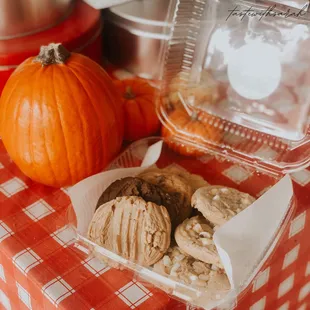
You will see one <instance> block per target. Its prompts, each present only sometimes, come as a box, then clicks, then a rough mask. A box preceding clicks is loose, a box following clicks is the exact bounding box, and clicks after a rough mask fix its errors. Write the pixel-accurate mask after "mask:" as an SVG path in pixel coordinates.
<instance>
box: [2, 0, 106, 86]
mask: <svg viewBox="0 0 310 310" xmlns="http://www.w3.org/2000/svg"><path fill="white" fill-rule="evenodd" d="M101 29H102V24H101V19H100V12H99V11H98V10H95V9H93V8H92V7H90V6H89V5H87V4H86V3H84V2H82V1H80V0H79V1H77V3H76V4H75V7H74V8H73V11H72V13H71V14H70V16H68V18H67V19H66V20H65V21H63V22H62V23H60V24H58V25H57V26H55V27H53V28H50V29H48V30H46V31H42V32H39V33H35V34H33V35H29V36H24V37H19V38H15V39H11V40H3V41H0V91H2V89H3V87H4V85H5V83H6V81H7V79H8V78H9V76H10V75H11V74H12V72H13V71H14V70H15V68H16V67H17V66H18V65H19V64H21V63H22V62H23V61H24V60H25V59H27V58H29V57H31V56H35V55H37V54H38V52H39V50H40V46H42V45H47V44H49V43H52V42H60V43H62V44H63V45H64V46H65V47H66V48H67V49H69V50H70V51H73V52H79V53H82V54H84V55H86V56H88V57H90V58H92V59H93V60H94V61H96V62H98V63H101V55H102V53H101Z"/></svg>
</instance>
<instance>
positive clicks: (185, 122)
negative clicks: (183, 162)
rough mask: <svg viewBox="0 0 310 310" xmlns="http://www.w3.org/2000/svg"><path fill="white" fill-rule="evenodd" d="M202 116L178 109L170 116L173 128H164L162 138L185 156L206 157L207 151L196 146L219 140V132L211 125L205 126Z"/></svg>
mask: <svg viewBox="0 0 310 310" xmlns="http://www.w3.org/2000/svg"><path fill="white" fill-rule="evenodd" d="M189 113H191V114H189ZM200 114H201V113H198V114H197V113H195V112H192V111H186V110H185V109H184V108H181V107H178V108H176V109H175V110H174V111H172V112H171V113H170V114H169V115H168V119H169V122H171V128H169V129H168V128H167V127H164V126H163V127H162V136H163V137H164V138H165V141H166V143H167V144H168V145H169V147H170V148H171V149H173V150H174V151H175V152H177V153H179V154H181V155H185V156H195V157H199V156H202V155H204V154H205V151H204V150H203V149H201V148H198V147H196V146H195V144H200V145H201V144H203V143H204V141H206V140H215V139H216V140H218V138H219V134H218V132H217V131H216V130H214V129H213V128H212V127H211V126H210V125H207V124H204V123H203V121H202V117H201V115H200ZM182 140H184V142H183V141H182ZM186 141H187V143H186ZM191 144H192V145H191Z"/></svg>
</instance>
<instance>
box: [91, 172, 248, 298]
mask: <svg viewBox="0 0 310 310" xmlns="http://www.w3.org/2000/svg"><path fill="white" fill-rule="evenodd" d="M253 202H254V198H253V197H251V196H250V195H248V194H245V193H242V192H239V191H237V190H235V189H232V188H226V187H223V186H210V185H209V184H208V183H207V182H206V181H205V180H204V179H203V178H201V177H200V176H197V175H192V174H190V173H188V172H187V171H185V170H182V169H179V168H176V167H175V166H171V167H167V168H165V169H158V168H156V167H154V168H150V169H148V170H146V171H144V172H143V173H141V174H140V175H138V176H137V177H128V178H124V179H121V180H117V181H115V182H114V183H112V184H111V185H110V186H109V187H108V188H107V189H106V190H105V191H104V192H103V193H102V195H101V197H100V198H99V200H98V204H97V207H96V212H95V215H94V217H93V219H92V221H91V223H90V225H89V230H88V238H89V239H90V240H91V241H93V242H95V243H96V244H98V245H100V246H103V247H104V248H106V249H108V250H111V251H113V252H115V253H116V254H118V255H121V256H122V257H124V258H126V259H128V260H131V261H133V262H136V263H138V264H140V265H142V266H153V267H154V270H155V271H156V272H159V273H161V274H163V275H166V276H169V277H172V278H173V279H175V280H176V281H179V282H182V283H184V284H187V285H191V286H195V287H197V288H199V289H203V290H208V291H210V290H211V291H221V292H223V291H227V290H229V289H230V285H229V281H228V279H227V276H226V274H225V271H224V269H223V265H222V263H221V261H220V257H219V255H218V253H217V250H216V247H215V244H214V242H213V234H214V231H215V229H216V228H217V227H219V226H220V225H222V224H224V223H225V222H226V221H228V220H229V219H230V218H231V217H233V216H234V215H236V214H237V213H239V212H241V211H242V210H243V209H245V208H246V207H248V206H249V205H250V204H252V203H253ZM195 210H196V214H198V215H195V212H194V211H195Z"/></svg>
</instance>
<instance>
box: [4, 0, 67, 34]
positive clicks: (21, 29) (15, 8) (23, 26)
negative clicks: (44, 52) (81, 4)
mask: <svg viewBox="0 0 310 310" xmlns="http://www.w3.org/2000/svg"><path fill="white" fill-rule="evenodd" d="M72 2H73V1H72V0H0V40H6V39H12V38H16V37H20V36H24V35H29V34H33V33H35V32H39V31H43V30H45V29H47V28H50V27H53V26H55V24H57V23H59V22H60V21H62V20H63V19H65V18H66V16H67V15H68V14H69V13H70V9H71V8H72Z"/></svg>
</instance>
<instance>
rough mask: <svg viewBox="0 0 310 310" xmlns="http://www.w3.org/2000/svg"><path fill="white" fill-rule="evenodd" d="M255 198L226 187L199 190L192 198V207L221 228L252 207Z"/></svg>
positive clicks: (210, 187) (209, 187)
mask: <svg viewBox="0 0 310 310" xmlns="http://www.w3.org/2000/svg"><path fill="white" fill-rule="evenodd" d="M254 201H255V198H253V197H252V196H250V195H249V194H246V193H243V192H240V191H238V190H236V189H233V188H229V187H224V186H208V187H202V188H199V189H198V190H197V191H196V192H195V193H194V195H193V196H192V207H193V208H196V209H198V211H200V212H201V213H202V214H203V216H204V217H205V218H206V219H207V220H208V221H210V222H211V223H212V224H213V225H214V226H221V225H223V224H224V223H226V222H227V221H228V220H230V219H231V218H232V217H233V216H235V215H236V214H238V213H239V212H241V211H242V210H244V209H245V208H247V207H248V206H250V205H251V204H252V203H253V202H254Z"/></svg>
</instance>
